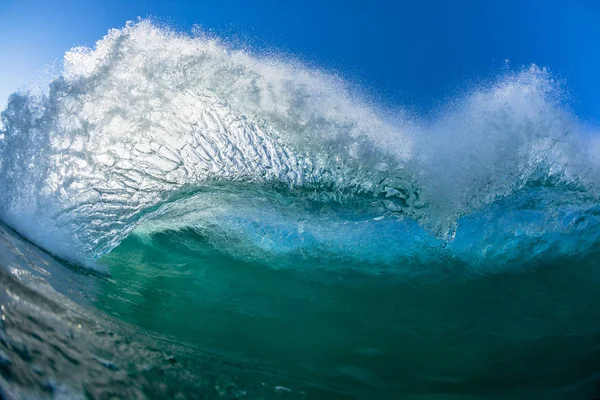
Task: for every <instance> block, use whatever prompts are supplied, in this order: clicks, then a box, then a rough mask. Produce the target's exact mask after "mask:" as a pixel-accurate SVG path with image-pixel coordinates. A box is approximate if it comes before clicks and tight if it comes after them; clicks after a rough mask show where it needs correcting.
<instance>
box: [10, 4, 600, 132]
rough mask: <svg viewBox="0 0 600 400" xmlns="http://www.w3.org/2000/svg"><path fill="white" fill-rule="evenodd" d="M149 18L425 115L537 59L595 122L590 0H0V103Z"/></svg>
mask: <svg viewBox="0 0 600 400" xmlns="http://www.w3.org/2000/svg"><path fill="white" fill-rule="evenodd" d="M138 16H141V17H147V16H152V17H154V18H155V19H157V20H159V21H161V22H163V23H168V24H170V25H172V26H174V27H175V28H177V29H181V30H189V29H190V28H191V27H192V26H193V25H194V24H199V25H202V26H203V27H204V28H205V29H212V30H213V31H215V32H216V33H217V34H218V35H219V36H222V37H225V38H228V39H238V40H241V41H242V42H247V43H250V44H251V45H252V46H253V47H255V48H258V49H268V50H272V49H277V50H280V51H282V52H284V53H288V54H293V55H294V56H295V57H298V58H300V59H302V60H306V61H307V62H310V63H314V64H317V65H319V66H322V67H324V68H325V69H330V70H334V71H335V72H337V73H339V74H341V75H342V76H346V77H347V78H348V79H349V80H351V81H354V82H358V83H359V84H360V85H361V86H363V87H364V88H365V89H366V90H367V91H368V92H370V93H372V94H374V95H375V96H376V97H379V98H381V99H382V101H384V102H387V103H391V104H393V105H400V106H404V107H408V108H411V109H414V110H418V111H423V112H427V111H429V110H431V109H432V108H433V107H435V104H436V103H438V104H439V102H440V99H442V100H443V99H444V98H447V97H450V96H452V94H453V93H456V92H457V91H461V90H463V89H464V87H465V86H468V84H469V83H470V82H472V81H474V80H479V79H482V78H483V79H486V78H489V77H490V76H494V75H497V74H499V73H502V71H503V70H504V68H505V67H506V60H509V63H508V65H509V66H510V67H511V68H519V67H521V66H528V65H530V64H531V63H535V64H537V65H539V66H545V67H549V68H550V69H551V71H553V73H554V74H555V75H556V76H557V77H558V78H561V79H564V80H565V81H566V83H567V88H568V89H569V91H570V94H571V97H570V104H571V106H572V107H573V109H574V110H575V112H576V113H577V114H578V115H579V116H580V117H581V118H582V119H583V120H591V121H595V122H598V121H600V95H599V93H600V74H599V71H600V2H599V1H589V2H586V1H577V0H572V1H562V0H546V1H542V0H539V1H538V0H530V1H525V0H522V1H513V0H502V1H500V0H499V1H494V0H489V1H462V0H454V1H428V0H422V1H380V0H363V1H352V0H348V1H331V0H330V1H327V0H304V1H295V0H286V1H281V0H258V1H232V0H218V1H213V0H199V1H156V0H143V1H141V0H132V1H120V0H90V1H83V0H81V1H74V0H60V1H49V0H47V1H44V0H0V108H3V107H4V104H5V100H6V98H7V97H8V95H9V94H10V93H11V92H13V91H14V90H15V89H17V88H19V87H26V86H27V85H28V84H29V82H30V81H32V80H36V79H37V77H38V76H39V75H40V72H41V71H44V69H47V65H49V64H52V62H53V61H55V60H58V61H59V62H60V60H61V58H62V54H63V53H64V52H65V51H66V50H68V49H70V48H71V47H73V46H77V45H93V43H94V42H95V41H96V40H98V39H100V38H101V37H102V36H103V35H104V34H105V33H106V32H107V30H108V29H110V28H115V27H121V26H123V25H124V23H125V22H126V21H127V20H130V19H135V18H136V17H138Z"/></svg>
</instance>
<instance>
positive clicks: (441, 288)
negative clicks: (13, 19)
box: [0, 21, 600, 399]
mask: <svg viewBox="0 0 600 400" xmlns="http://www.w3.org/2000/svg"><path fill="white" fill-rule="evenodd" d="M2 125H3V128H2V131H0V172H1V175H0V177H1V178H0V183H1V185H2V189H3V190H2V191H0V219H1V220H2V221H4V222H5V223H7V224H8V225H10V226H11V227H12V228H14V229H15V230H16V231H17V232H18V233H19V234H21V235H22V236H23V237H25V238H27V240H29V241H31V243H33V244H35V245H36V246H38V247H40V248H42V249H43V250H44V251H46V252H48V253H49V254H51V255H53V256H54V257H55V258H56V259H57V260H60V262H59V263H57V262H56V261H51V259H50V257H49V256H48V255H47V254H45V253H44V254H45V255H39V254H42V252H41V250H37V249H32V246H33V245H32V244H27V243H26V242H25V241H23V240H22V239H18V238H17V236H14V234H12V233H3V235H4V236H3V237H6V238H7V239H6V240H5V242H6V243H8V244H7V245H6V246H5V247H3V250H2V251H3V255H4V256H5V258H4V259H3V260H2V263H0V265H1V266H2V269H0V272H1V273H2V274H1V275H0V278H2V279H3V282H6V288H7V289H3V290H4V291H3V292H0V301H2V306H3V307H5V309H9V310H10V311H11V312H6V315H7V316H8V320H7V321H8V322H7V323H6V326H7V327H8V328H6V329H5V328H4V324H3V325H1V326H0V327H1V328H2V329H3V330H2V331H0V333H2V335H3V336H1V337H0V339H2V340H0V344H2V346H3V347H2V348H1V349H0V350H2V351H3V353H0V372H2V374H3V375H2V379H3V380H2V381H0V388H3V390H6V392H0V394H2V393H12V394H11V396H13V397H16V398H26V397H27V396H26V395H25V394H24V393H30V392H31V393H34V395H35V396H38V397H42V398H45V397H56V398H60V393H63V394H64V393H66V392H64V390H66V389H65V388H69V393H71V394H72V396H71V395H70V396H71V397H72V398H81V397H82V396H83V397H85V396H88V397H92V398H105V397H110V396H113V395H114V396H117V397H122V398H180V399H181V398H315V399H332V398H357V399H374V398H377V399H379V398H381V399H398V398H401V399H462V398H464V399H467V398H486V399H494V398H496V399H521V398H523V399H525V398H526V399H550V398H555V399H578V398H581V399H589V398H592V396H593V394H592V393H593V391H594V388H595V386H596V382H597V381H598V380H599V371H600V367H599V366H600V364H599V363H598V360H599V354H598V353H599V352H600V319H599V318H598V316H599V315H600V313H599V312H600V294H598V293H600V291H598V290H597V287H598V283H599V282H598V281H599V280H600V273H599V272H598V271H599V265H598V264H599V263H600V208H599V207H600V205H599V204H600V156H599V155H600V141H599V140H598V135H597V132H595V131H593V130H592V129H591V128H590V127H587V126H585V125H582V124H581V123H580V122H579V121H578V120H577V118H576V116H574V115H572V114H571V112H570V111H569V109H568V107H567V106H566V104H565V102H564V93H563V90H562V88H561V86H560V84H559V82H557V81H556V80H555V79H554V78H553V77H552V75H551V74H550V73H549V72H548V71H546V70H544V69H542V68H539V67H537V66H531V67H528V68H525V69H523V70H520V71H514V72H511V73H507V74H506V75H503V76H498V77H496V78H495V79H494V80H492V81H490V82H488V83H486V84H481V85H479V86H477V85H474V86H472V87H470V88H468V89H466V90H465V92H464V93H463V94H461V95H460V96H457V97H456V98H455V99H453V100H452V101H449V102H448V104H447V105H445V106H443V107H439V109H437V110H436V111H435V112H432V113H431V115H430V116H428V117H419V116H416V115H413V114H411V113H409V112H407V111H403V110H402V109H401V107H391V106H383V105H378V103H377V102H376V101H375V100H373V99H368V98H366V96H365V95H364V94H361V93H360V89H359V88H356V87H354V86H353V85H351V84H349V83H347V82H345V81H343V80H342V79H340V78H339V77H336V76H333V75H331V74H328V73H327V72H325V71H321V70H318V69H315V68H309V67H307V66H304V65H302V64H300V63H298V62H297V61H293V60H289V59H286V58H285V57H276V56H273V55H269V56H264V55H257V54H252V53H250V52H248V51H247V50H243V49H242V50H236V49H234V48H232V47H230V46H228V45H227V44H224V43H223V42H222V41H220V40H218V39H215V38H211V37H207V36H198V37H191V36H186V35H183V34H180V33H176V32H173V31H170V30H168V29H165V28H159V27H156V26H154V25H153V24H152V23H150V22H148V21H140V22H138V23H131V24H128V25H127V26H125V27H124V28H122V29H115V30H112V31H111V32H109V34H108V35H107V36H106V37H104V38H103V39H102V40H100V41H99V42H98V43H97V44H96V47H95V48H94V49H84V48H76V49H73V50H71V51H70V52H68V53H67V54H66V55H65V70H64V71H63V74H62V76H60V77H58V78H56V79H55V80H54V81H53V82H52V83H51V84H50V87H49V90H48V92H47V93H46V94H43V95H34V94H23V93H21V94H15V95H13V96H11V98H10V100H9V104H8V107H7V109H6V110H5V111H4V112H3V113H2ZM4 231H5V229H4V228H2V232H4ZM6 232H9V230H7V229H6ZM2 243H4V242H1V243H0V244H2ZM32 254H38V255H36V256H35V257H33V256H32ZM32 257H33V258H32ZM28 276H33V277H35V279H33V278H32V279H30V278H27V279H25V278H23V277H28ZM40 282H41V283H40ZM46 283H47V285H46ZM15 288H16V289H15ZM17 289H18V290H17ZM48 304H51V306H50V305H48ZM38 308H39V309H44V310H46V311H44V312H43V313H41V314H42V315H39V313H37V312H36V311H35V310H36V309H38ZM5 309H2V310H3V312H5V311H4V310H5ZM65 309H66V310H67V311H68V310H71V311H72V310H76V313H77V314H78V317H77V318H72V317H71V316H69V315H70V314H69V312H67V311H65ZM32 310H34V311H32ZM67 316H68V317H67ZM42 317H43V318H42ZM49 321H50V322H49ZM48 326H49V327H50V328H48ZM107 327H108V328H107ZM46 331H47V332H50V331H51V332H63V331H64V332H70V333H68V334H66V336H65V337H66V339H64V338H63V337H62V336H60V335H59V336H60V340H59V339H56V338H55V336H56V335H55V334H53V333H44V332H46ZM72 332H81V334H78V336H77V335H75V334H73V333H72ZM65 340H66V341H67V343H69V344H68V345H66V344H65ZM57 342H58V343H57ZM19 346H21V347H19ZM22 346H27V347H25V348H27V349H34V350H35V351H34V350H28V351H24V350H23V347H22ZM71 348H72V349H75V350H72V351H71V350H69V349H71ZM23 354H25V356H23ZM65 354H67V355H66V356H65ZM64 358H66V361H64V360H63V359H64ZM6 360H9V361H6ZM16 360H19V361H18V362H17V361H16ZM63 361H64V363H63ZM60 363H63V364H60ZM59 364H60V365H62V367H60V368H58V367H56V365H59ZM40 369H41V371H42V372H39V371H40ZM36 371H37V372H36ZM47 371H51V372H47ZM38 372H39V373H38ZM46 375H48V376H49V377H50V378H51V381H48V379H49V378H48V376H46ZM47 378H48V379H47ZM49 382H50V383H49ZM6 388H8V389H6ZM49 388H50V389H49ZM61 390H62V392H61ZM27 391H29V392H27ZM15 393H16V394H15ZM57 393H58V394H57ZM73 393H74V394H73ZM77 396H79V397H77ZM103 396H104V397H103Z"/></svg>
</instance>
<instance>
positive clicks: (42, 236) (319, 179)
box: [0, 21, 600, 261]
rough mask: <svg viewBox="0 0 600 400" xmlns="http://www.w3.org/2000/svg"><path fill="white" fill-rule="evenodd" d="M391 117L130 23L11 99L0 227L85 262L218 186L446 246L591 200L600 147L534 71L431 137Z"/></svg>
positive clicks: (277, 65) (1, 144) (1, 151)
mask: <svg viewBox="0 0 600 400" xmlns="http://www.w3.org/2000/svg"><path fill="white" fill-rule="evenodd" d="M386 115H389V114H386V113H384V112H382V111H381V110H380V109H379V108H378V107H377V106H376V105H374V103H373V102H369V101H367V100H365V99H364V98H362V97H361V96H359V95H357V94H356V93H355V92H354V91H353V90H352V88H351V87H350V86H349V85H348V84H347V83H345V82H344V81H343V80H341V79H339V78H337V77H334V76H332V75H329V74H327V73H324V72H322V71H318V70H315V69H311V68H308V67H305V66H303V65H301V64H299V63H296V62H292V61H288V60H285V59H283V58H276V57H261V56H257V55H253V54H250V53H248V52H247V51H244V50H234V49H232V48H230V47H228V46H227V45H225V44H223V43H221V42H220V41H219V40H217V39H212V38H207V37H190V36H186V35H182V34H179V33H176V32H173V31H170V30H168V29H164V28H159V27H157V26H155V25H153V24H152V23H151V22H149V21H141V22H138V23H129V24H127V25H126V26H125V27H124V28H122V29H114V30H111V31H110V32H109V33H108V34H107V35H106V36H105V37H104V38H103V39H102V40H100V41H99V42H98V43H97V44H96V47H95V48H94V49H87V48H75V49H73V50H71V51H70V52H68V53H67V54H66V55H65V70H64V73H63V76H62V77H60V78H58V79H56V80H55V81H53V82H52V83H51V85H50V89H49V92H48V94H47V95H44V96H38V97H36V96H32V95H28V94H14V95H12V96H11V98H10V100H9V104H8V107H7V109H6V110H5V111H4V112H3V113H2V121H3V124H4V130H3V132H0V138H1V139H0V172H1V176H2V178H1V185H2V188H3V192H2V193H1V194H0V218H2V219H3V220H5V221H6V222H8V223H9V224H11V225H12V226H13V227H15V228H16V229H17V230H18V231H20V232H21V233H23V234H25V235H26V236H27V237H29V238H30V239H32V240H33V241H35V242H37V243H38V244H40V245H41V246H43V247H45V248H46V249H48V250H50V251H52V252H54V253H56V254H58V255H60V256H62V257H65V258H69V259H74V258H75V259H78V260H79V261H81V260H90V259H95V258H97V257H99V256H100V255H102V254H104V253H106V252H108V251H110V249H112V248H113V247H114V246H116V245H117V244H118V243H119V242H120V241H121V240H122V239H123V238H124V237H125V236H127V235H128V234H129V233H130V232H131V231H132V230H133V229H134V228H135V227H136V226H137V225H138V224H139V222H140V220H142V219H147V218H149V217H148V216H149V215H158V214H160V213H163V212H164V209H165V204H168V203H169V202H170V201H172V200H173V198H174V197H180V196H181V194H182V193H186V191H187V190H197V189H199V188H202V187H205V188H210V187H211V185H213V184H214V182H215V181H216V182H221V181H234V182H244V183H248V184H250V185H264V184H266V185H269V186H271V187H273V188H277V187H282V188H285V190H287V191H292V193H295V195H299V196H300V195H301V196H307V197H309V198H311V199H313V200H316V201H319V202H340V203H344V202H353V201H355V199H357V198H360V199H363V200H361V204H367V205H370V206H372V207H373V210H376V211H377V212H380V213H381V215H384V214H385V215H392V216H394V218H398V217H400V218H404V217H406V216H408V217H410V218H411V219H414V220H416V221H419V223H420V224H421V225H422V226H424V227H426V228H427V229H430V230H432V231H433V232H435V233H436V234H437V235H438V236H440V237H448V236H449V235H450V236H451V235H452V232H453V230H454V229H455V228H456V222H457V221H458V220H459V218H461V217H464V216H466V215H469V214H472V213H474V212H476V211H477V210H480V209H481V208H482V207H484V206H486V205H490V204H493V203H494V202H496V201H498V200H499V199H503V198H506V197H509V196H511V195H513V194H514V193H516V192H518V191H519V190H521V189H523V188H525V187H528V186H549V187H555V188H560V187H567V188H569V190H573V191H576V192H577V191H579V192H585V193H587V194H588V195H589V196H591V197H592V198H594V199H598V195H597V188H598V186H599V184H600V181H599V179H600V178H599V177H600V174H599V173H598V172H599V166H600V163H599V158H598V154H599V150H600V147H599V146H600V144H599V143H600V141H598V140H597V139H596V136H594V135H592V134H591V133H589V132H586V131H585V129H584V128H583V127H581V126H580V125H578V124H577V122H576V121H575V118H574V117H573V116H571V115H570V114H569V113H568V112H567V111H565V109H564V108H563V106H562V105H561V95H560V90H559V89H558V85H557V83H556V82H554V81H553V80H552V78H551V76H550V74H549V73H548V72H547V71H545V70H542V69H539V68H537V67H535V66H532V67H531V68H529V69H527V70H523V71H521V72H519V73H516V74H513V75H508V76H504V77H501V78H500V79H498V80H497V81H496V82H494V83H492V84H490V85H487V86H482V87H479V88H476V89H473V90H471V91H470V92H469V93H468V94H467V95H465V96H462V97H460V98H458V99H456V100H455V101H454V102H452V103H451V104H449V105H448V106H447V107H446V108H445V109H444V110H442V111H441V112H439V113H438V114H437V116H436V117H434V118H433V119H428V120H427V119H420V118H413V117H410V116H409V115H408V113H403V112H400V111H399V112H397V113H396V115H394V116H393V117H388V116H386ZM248 190H252V189H248ZM167 208H168V207H167ZM290 223H294V222H290Z"/></svg>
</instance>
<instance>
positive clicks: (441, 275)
mask: <svg viewBox="0 0 600 400" xmlns="http://www.w3.org/2000/svg"><path fill="white" fill-rule="evenodd" d="M283 261H284V260H282V265H281V266H280V267H278V265H274V264H273V262H272V260H271V265H267V264H265V263H262V262H258V261H256V262H251V261H248V260H246V261H244V260H241V259H239V258H236V257H233V256H231V255H227V254H226V253H224V252H222V251H220V250H219V249H217V248H214V247H213V246H211V245H209V244H208V243H207V242H206V241H205V239H204V238H203V237H202V236H200V235H199V234H197V233H195V232H194V231H192V230H187V231H177V232H176V231H167V232H164V233H159V234H154V235H152V236H136V235H132V236H130V237H128V238H127V239H126V240H125V241H124V242H122V243H121V245H120V246H119V247H117V248H116V249H115V250H114V251H113V252H111V253H110V254H109V255H107V256H105V257H104V258H103V259H101V262H102V263H104V264H105V265H106V266H107V267H108V268H109V270H110V273H111V274H112V278H111V279H110V280H102V281H101V286H100V288H99V293H100V294H99V295H98V298H97V306H98V307H99V308H100V309H102V310H105V311H107V312H108V313H110V314H112V315H114V316H116V317H118V318H119V319H122V320H124V321H126V322H129V323H132V324H134V325H136V326H139V327H141V328H143V329H145V330H148V331H151V332H156V333H159V334H161V335H165V336H168V337H171V338H173V340H175V341H177V342H182V343H186V344H189V345H190V346H192V347H193V348H195V349H197V350H198V351H205V352H210V353H212V354H215V355H218V356H219V357H225V358H227V359H230V360H237V361H239V362H241V363H243V364H244V365H246V366H249V367H248V368H250V369H256V370H259V371H263V370H264V371H271V372H274V371H276V372H277V373H282V374H284V375H286V376H289V377H293V378H294V379H298V380H302V381H305V382H311V384H313V385H314V386H315V387H322V388H326V389H327V390H332V391H333V392H336V393H341V396H342V397H345V396H347V397H348V398H350V397H356V398H389V399H395V398H412V397H410V396H415V397H414V398H421V397H418V396H420V395H422V396H424V397H423V398H437V397H433V396H434V395H435V396H440V397H439V398H454V397H452V396H454V395H456V396H457V397H456V398H461V397H460V396H475V397H476V398H570V397H569V396H572V395H573V393H574V392H573V391H575V393H577V390H578V389H577V388H578V387H579V385H581V384H583V383H585V380H586V379H593V378H594V374H595V371H596V370H597V367H598V359H600V341H599V339H598V336H597V332H598V331H599V330H600V322H599V321H598V319H597V315H598V311H599V305H600V291H598V290H597V287H598V285H599V284H600V275H599V274H597V273H596V271H598V268H599V267H600V265H599V264H600V254H599V253H598V252H591V253H590V254H587V255H586V256H579V257H571V258H562V259H555V260H552V261H551V262H544V263H537V264H533V263H532V262H530V263H525V264H523V265H522V266H521V267H520V268H513V269H511V270H510V271H511V272H502V273H501V272H497V273H494V274H491V273H487V274H482V273H474V272H473V266H472V265H469V264H466V263H461V262H458V261H456V260H452V259H451V258H441V259H439V260H437V261H436V260H431V261H430V262H429V264H427V265H420V266H417V267H419V268H418V269H419V270H420V272H419V273H402V274H401V273H398V272H397V271H398V270H402V271H406V268H400V266H397V267H398V268H395V269H394V268H390V269H389V271H388V272H378V273H369V272H368V271H370V270H373V269H375V270H376V268H375V267H376V266H369V265H365V264H364V263H363V264H361V265H358V264H357V265H354V266H352V265H348V263H347V262H341V261H339V260H336V259H335V258H323V259H316V258H314V257H313V258H302V257H295V258H292V259H290V258H288V259H286V260H285V262H283ZM336 262H337V263H338V264H337V265H336ZM290 266H293V268H291V267H290ZM370 267H372V268H370ZM403 267H406V266H403ZM394 271H396V272H394ZM290 389H294V388H290ZM312 395H313V396H312V397H311V392H310V391H309V392H308V397H309V398H316V397H314V396H316V393H312ZM579 395H581V396H584V394H581V393H579ZM323 396H324V397H323V398H327V397H328V396H331V394H329V395H323ZM515 396H516V397H515ZM571 398H572V397H571ZM582 398H584V397H582Z"/></svg>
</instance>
